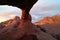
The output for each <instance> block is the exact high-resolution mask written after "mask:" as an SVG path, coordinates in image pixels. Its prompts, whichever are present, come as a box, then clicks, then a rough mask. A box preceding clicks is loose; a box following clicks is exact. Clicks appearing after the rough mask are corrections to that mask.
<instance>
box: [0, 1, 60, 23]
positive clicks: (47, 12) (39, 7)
mask: <svg viewBox="0 0 60 40" xmlns="http://www.w3.org/2000/svg"><path fill="white" fill-rule="evenodd" d="M21 12H22V11H21V9H19V8H17V7H13V6H8V5H0V22H3V21H6V20H9V19H12V18H13V17H14V16H19V17H21ZM30 14H31V16H32V22H37V21H39V20H41V19H43V18H44V17H46V16H53V15H56V14H60V0H38V1H37V2H36V4H35V5H34V6H33V7H32V9H31V10H30Z"/></svg>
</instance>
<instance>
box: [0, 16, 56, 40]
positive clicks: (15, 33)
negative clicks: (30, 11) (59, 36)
mask: <svg viewBox="0 0 60 40" xmlns="http://www.w3.org/2000/svg"><path fill="white" fill-rule="evenodd" d="M11 20H13V21H11ZM11 20H9V21H8V22H7V21H6V22H5V23H6V24H5V25H7V24H10V25H7V26H5V27H4V28H2V29H1V30H0V40H56V39H55V38H54V37H52V36H51V35H49V34H48V33H45V32H43V31H42V30H40V29H39V28H37V26H36V25H34V24H32V23H31V22H30V21H29V20H27V21H26V20H20V18H19V17H17V16H16V17H15V18H14V19H11ZM10 21H11V23H9V22H10ZM2 25H3V24H2Z"/></svg>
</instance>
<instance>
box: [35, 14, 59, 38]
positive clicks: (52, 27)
mask: <svg viewBox="0 0 60 40" xmlns="http://www.w3.org/2000/svg"><path fill="white" fill-rule="evenodd" d="M59 18H60V15H55V16H52V17H48V19H47V18H46V19H45V18H44V19H45V20H44V19H43V21H45V22H43V21H41V23H43V24H40V21H39V22H36V23H35V24H36V25H39V27H42V28H43V29H45V31H46V33H48V34H50V35H52V36H53V37H55V38H57V39H59V38H60V36H59V35H60V19H59ZM50 19H51V21H48V20H50Z"/></svg>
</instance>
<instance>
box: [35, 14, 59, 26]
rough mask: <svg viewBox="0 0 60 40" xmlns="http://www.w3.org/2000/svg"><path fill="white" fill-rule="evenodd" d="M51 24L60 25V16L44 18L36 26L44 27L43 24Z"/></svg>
mask: <svg viewBox="0 0 60 40" xmlns="http://www.w3.org/2000/svg"><path fill="white" fill-rule="evenodd" d="M51 23H60V15H55V16H52V17H44V18H43V19H42V20H40V21H38V22H35V23H34V24H37V25H43V24H51Z"/></svg>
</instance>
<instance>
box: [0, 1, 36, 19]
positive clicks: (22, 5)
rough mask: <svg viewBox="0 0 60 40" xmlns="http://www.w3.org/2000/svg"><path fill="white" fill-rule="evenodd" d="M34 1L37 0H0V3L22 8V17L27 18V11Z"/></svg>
mask: <svg viewBox="0 0 60 40" xmlns="http://www.w3.org/2000/svg"><path fill="white" fill-rule="evenodd" d="M36 2H37V0H0V5H12V6H16V7H19V8H21V9H22V19H28V17H29V11H30V9H31V8H32V6H33V5H34V4H35V3H36ZM30 19H31V18H30Z"/></svg>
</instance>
